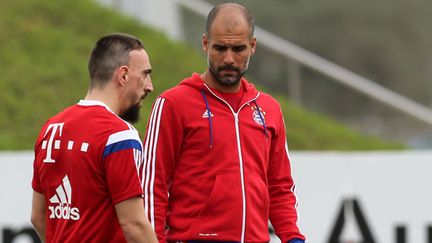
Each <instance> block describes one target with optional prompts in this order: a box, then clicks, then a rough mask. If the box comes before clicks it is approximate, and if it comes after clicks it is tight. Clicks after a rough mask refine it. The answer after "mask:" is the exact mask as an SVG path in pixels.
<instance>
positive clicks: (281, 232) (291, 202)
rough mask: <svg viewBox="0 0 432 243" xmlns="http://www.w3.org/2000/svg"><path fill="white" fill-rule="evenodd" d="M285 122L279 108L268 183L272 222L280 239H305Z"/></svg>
mask: <svg viewBox="0 0 432 243" xmlns="http://www.w3.org/2000/svg"><path fill="white" fill-rule="evenodd" d="M285 134H286V133H285V125H284V121H283V117H282V112H281V111H280V116H279V119H278V130H277V132H276V134H275V136H274V137H273V138H272V145H271V150H270V153H271V154H270V161H269V168H268V183H269V195H270V222H271V223H272V225H273V227H274V228H275V233H276V235H277V236H278V237H279V238H280V240H281V242H288V241H289V240H292V239H294V238H298V239H303V240H304V239H305V238H304V236H303V235H301V234H300V232H299V229H298V227H297V209H296V207H297V198H296V195H295V192H294V190H295V184H294V181H293V178H292V176H291V166H290V160H289V156H288V145H287V142H286V135H285Z"/></svg>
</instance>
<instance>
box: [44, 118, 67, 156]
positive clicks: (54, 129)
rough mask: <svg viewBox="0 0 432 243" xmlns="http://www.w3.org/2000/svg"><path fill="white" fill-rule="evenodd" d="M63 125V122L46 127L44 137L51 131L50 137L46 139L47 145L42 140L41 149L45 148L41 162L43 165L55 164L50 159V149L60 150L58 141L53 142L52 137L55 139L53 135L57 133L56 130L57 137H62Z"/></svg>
mask: <svg viewBox="0 0 432 243" xmlns="http://www.w3.org/2000/svg"><path fill="white" fill-rule="evenodd" d="M63 125H64V122H62V123H53V124H50V125H49V126H48V128H47V130H46V131H45V136H46V135H47V133H48V132H49V131H51V135H50V137H49V139H48V144H47V141H46V140H44V141H43V142H42V149H45V148H46V149H47V153H46V157H45V159H44V160H43V162H45V163H55V160H54V159H53V158H52V157H51V155H52V149H53V148H55V149H59V148H60V140H55V141H54V137H55V135H56V133H57V130H59V137H61V136H62V131H63ZM53 143H54V145H53Z"/></svg>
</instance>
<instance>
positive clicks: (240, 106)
mask: <svg viewBox="0 0 432 243" xmlns="http://www.w3.org/2000/svg"><path fill="white" fill-rule="evenodd" d="M255 48H256V38H255V37H254V20H253V17H252V15H251V13H250V11H249V10H247V9H246V8H245V7H243V6H241V5H238V4H233V3H228V4H222V5H219V6H217V7H215V8H213V9H212V10H211V12H210V13H209V15H208V18H207V25H206V32H205V34H203V37H202V49H203V51H204V52H205V53H206V55H207V69H206V70H205V72H204V73H202V74H198V73H194V74H192V76H191V77H189V78H186V79H184V80H183V81H182V82H180V84H179V85H177V86H176V87H174V88H172V89H170V90H168V91H166V92H164V93H163V94H161V95H160V96H159V97H158V98H157V100H156V101H155V103H154V104H153V110H152V114H151V117H150V121H149V123H148V127H147V133H146V138H145V142H144V174H145V181H144V194H145V197H144V198H145V199H147V200H146V202H145V209H146V212H147V213H148V217H149V219H150V222H151V223H152V225H153V227H154V228H155V230H156V234H157V237H158V240H159V242H189V243H192V242H242V243H243V242H269V240H270V238H269V232H268V221H269V220H270V221H271V223H272V225H273V226H274V228H275V231H276V234H277V235H278V236H279V238H280V239H281V241H282V242H284V243H300V242H304V240H305V237H304V236H303V235H302V234H301V233H300V232H299V229H298V227H297V223H296V222H297V212H296V206H297V199H296V196H295V194H294V188H295V185H294V181H293V178H292V176H291V168H290V161H289V156H288V146H287V143H286V137H285V125H284V121H283V116H282V112H281V108H280V105H279V103H278V102H277V101H276V100H275V99H273V98H272V97H271V96H270V95H268V94H265V93H262V92H259V91H258V90H256V89H255V87H254V85H252V84H250V83H249V82H248V81H247V80H246V79H245V78H243V75H244V74H245V72H246V70H247V68H248V64H249V60H250V57H251V56H252V55H253V54H254V53H255Z"/></svg>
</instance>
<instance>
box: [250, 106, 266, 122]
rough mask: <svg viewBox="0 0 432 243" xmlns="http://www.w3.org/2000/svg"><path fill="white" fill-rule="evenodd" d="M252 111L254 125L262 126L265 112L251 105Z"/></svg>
mask: <svg viewBox="0 0 432 243" xmlns="http://www.w3.org/2000/svg"><path fill="white" fill-rule="evenodd" d="M251 109H252V118H253V120H254V121H255V123H256V124H258V125H260V126H262V125H263V124H264V122H265V115H266V113H265V111H263V110H262V109H261V107H257V106H255V105H251Z"/></svg>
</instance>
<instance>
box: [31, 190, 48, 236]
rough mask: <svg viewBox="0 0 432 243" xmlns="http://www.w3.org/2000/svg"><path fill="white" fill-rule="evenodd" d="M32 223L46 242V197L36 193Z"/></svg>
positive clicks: (33, 202)
mask: <svg viewBox="0 0 432 243" xmlns="http://www.w3.org/2000/svg"><path fill="white" fill-rule="evenodd" d="M31 223H32V224H33V226H34V228H35V229H36V232H37V233H38V235H39V237H40V238H41V240H42V242H45V228H46V222H45V196H44V195H43V194H42V193H39V192H36V191H33V199H32V211H31Z"/></svg>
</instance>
